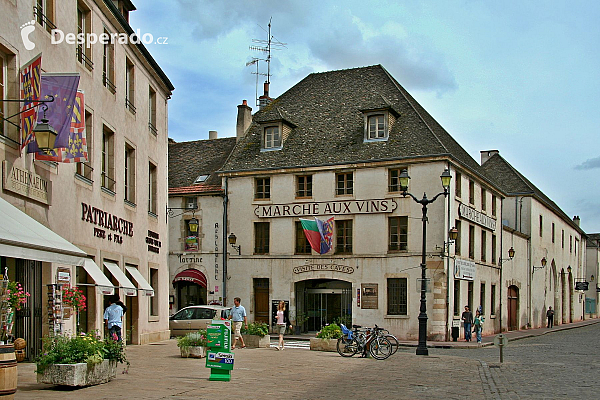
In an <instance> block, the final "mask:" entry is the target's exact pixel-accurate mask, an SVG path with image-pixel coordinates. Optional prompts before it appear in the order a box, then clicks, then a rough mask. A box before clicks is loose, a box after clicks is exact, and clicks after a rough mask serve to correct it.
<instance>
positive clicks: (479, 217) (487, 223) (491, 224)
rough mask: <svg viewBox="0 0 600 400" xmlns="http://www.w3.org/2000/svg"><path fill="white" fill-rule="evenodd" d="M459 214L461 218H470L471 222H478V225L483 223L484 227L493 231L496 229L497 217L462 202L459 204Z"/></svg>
mask: <svg viewBox="0 0 600 400" xmlns="http://www.w3.org/2000/svg"><path fill="white" fill-rule="evenodd" d="M458 215H460V217H461V218H464V219H468V220H469V221H471V222H474V223H476V224H477V225H481V226H483V227H484V228H487V229H490V230H492V231H494V230H496V219H495V218H492V217H490V216H488V215H486V214H484V213H482V212H480V211H477V210H476V209H474V208H472V207H469V206H468V205H466V204H462V203H460V205H459V206H458Z"/></svg>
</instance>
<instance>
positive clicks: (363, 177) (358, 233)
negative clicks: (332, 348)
mask: <svg viewBox="0 0 600 400" xmlns="http://www.w3.org/2000/svg"><path fill="white" fill-rule="evenodd" d="M238 108H239V110H238V111H239V113H238V131H237V132H238V135H237V136H238V144H237V146H236V148H235V149H234V150H233V152H232V155H231V156H230V158H229V159H228V161H227V163H226V164H225V166H224V167H223V169H222V171H221V175H222V177H223V182H224V184H223V187H224V188H227V189H226V195H227V197H228V199H229V202H228V219H227V221H228V227H227V228H228V230H227V232H228V235H229V234H231V233H234V234H235V235H236V237H237V238H238V243H239V245H241V254H239V255H237V254H235V253H231V254H230V257H229V261H228V279H229V277H231V278H230V279H229V280H228V286H227V287H228V288H227V294H228V297H230V298H231V297H234V296H235V297H241V298H242V304H245V306H246V309H247V310H248V311H249V312H250V319H251V320H252V319H254V320H261V321H264V322H267V323H272V322H273V321H272V312H271V310H272V304H274V303H276V302H277V301H279V300H285V301H289V304H290V310H291V314H292V316H293V318H292V319H295V321H296V324H295V325H297V326H300V327H301V330H303V331H316V330H319V329H320V328H321V327H322V326H323V325H325V324H327V323H331V322H344V323H347V324H350V323H356V324H364V325H372V324H374V323H376V324H378V325H380V326H385V327H386V328H388V329H389V330H390V331H391V332H393V333H394V334H397V335H398V336H399V337H401V338H404V339H416V338H417V336H418V320H417V316H418V314H419V299H420V289H421V284H420V278H421V269H420V268H419V265H420V262H421V249H422V240H423V239H422V221H421V219H422V208H421V206H420V205H419V204H417V203H416V202H414V201H413V200H412V199H411V198H410V197H404V196H403V195H402V191H401V189H400V186H399V180H398V178H399V174H400V173H401V172H402V170H403V169H407V170H408V173H409V175H410V177H411V181H410V186H409V192H411V193H414V194H415V195H417V197H418V198H421V194H422V193H426V194H427V196H428V198H432V197H433V196H434V195H436V194H438V193H440V192H441V191H443V189H442V186H441V182H440V175H441V174H442V172H443V171H444V170H445V169H448V170H449V171H450V173H451V175H452V177H453V179H452V183H451V187H450V190H449V192H448V195H447V196H441V197H440V198H438V200H437V201H436V202H434V203H432V204H431V205H429V207H428V222H427V238H426V243H425V245H426V246H425V247H426V253H427V278H428V280H429V282H428V293H427V304H428V316H429V320H428V337H429V338H430V339H435V340H444V339H448V338H449V336H450V332H451V327H452V324H453V323H454V321H455V320H459V319H460V313H461V312H462V310H463V307H464V305H467V304H469V305H471V306H472V307H473V308H476V307H478V306H479V305H482V307H483V309H484V312H485V313H486V316H489V317H491V318H492V320H493V316H494V315H496V314H498V313H499V310H500V297H499V296H500V290H499V288H497V286H498V284H499V282H500V269H499V266H498V263H497V261H496V258H497V257H499V255H500V252H501V240H500V239H501V224H500V222H499V220H500V210H501V199H502V196H503V193H502V192H501V191H500V190H499V189H498V188H496V186H495V185H494V184H493V182H492V181H491V180H490V179H488V177H487V176H486V174H485V173H484V171H483V169H482V168H481V166H480V165H479V164H478V163H477V162H476V161H475V160H473V159H472V158H471V157H470V156H469V155H468V154H467V153H466V151H464V149H462V148H461V147H460V145H458V143H457V142H456V141H455V140H454V139H453V138H452V137H451V136H450V135H449V134H448V133H447V132H446V131H445V130H444V129H443V128H442V127H441V126H440V125H439V124H438V123H437V122H436V121H435V120H434V119H433V118H432V117H431V116H430V115H429V114H428V113H427V112H426V111H425V110H424V109H423V108H422V107H421V106H420V105H419V104H418V103H417V102H416V101H415V100H414V99H413V98H412V97H411V96H410V94H408V93H407V92H406V91H405V90H404V89H403V88H402V86H400V84H398V82H396V81H395V79H394V78H393V77H391V76H390V75H389V74H388V72H387V71H386V70H385V69H384V68H383V67H381V66H373V67H366V68H357V69H350V70H343V71H332V72H327V73H320V74H311V75H309V76H308V77H306V78H305V79H304V80H302V81H301V82H300V83H298V84H297V85H295V86H294V87H292V88H291V89H290V90H288V91H287V92H286V93H284V94H283V95H281V96H280V97H278V98H277V99H275V100H273V101H272V102H271V103H270V104H267V105H264V106H263V107H262V108H261V110H259V111H258V112H257V113H255V114H254V115H253V116H251V114H250V110H248V108H245V107H244V105H240V106H238ZM314 217H317V218H318V219H320V220H323V221H326V220H329V219H330V218H331V217H333V233H332V236H333V238H332V249H331V251H330V252H327V253H326V254H319V253H317V252H315V251H314V250H312V249H311V247H310V245H309V244H308V243H307V240H306V237H305V235H304V233H303V229H302V225H301V221H300V219H301V218H305V219H314ZM455 226H456V227H457V229H458V230H459V239H457V241H456V242H454V243H449V242H450V240H449V238H448V232H449V230H450V229H451V228H453V227H455ZM499 327H500V325H499V322H498V323H491V324H487V325H486V326H485V329H486V331H487V332H493V331H494V330H495V329H499Z"/></svg>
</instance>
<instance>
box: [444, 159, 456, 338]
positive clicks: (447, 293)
mask: <svg viewBox="0 0 600 400" xmlns="http://www.w3.org/2000/svg"><path fill="white" fill-rule="evenodd" d="M450 167H451V165H450V162H448V171H449V170H450ZM455 177H456V174H455ZM452 199H453V196H452V192H450V194H449V195H448V209H447V215H448V218H447V220H448V222H447V227H446V228H447V229H446V235H445V236H447V239H446V241H447V242H449V241H450V237H449V234H448V232H449V231H450V226H451V225H450V224H451V222H450V221H451V215H450V212H451V207H450V204H451V203H452ZM455 246H456V245H455ZM446 277H447V282H446V335H445V336H446V338H445V340H446V342H449V341H450V332H449V330H448V329H449V326H448V319H449V318H450V244H448V257H446Z"/></svg>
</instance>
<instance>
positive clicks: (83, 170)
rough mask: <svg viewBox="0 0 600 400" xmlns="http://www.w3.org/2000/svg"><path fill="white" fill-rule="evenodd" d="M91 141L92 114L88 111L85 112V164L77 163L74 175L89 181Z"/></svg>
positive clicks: (91, 169)
mask: <svg viewBox="0 0 600 400" xmlns="http://www.w3.org/2000/svg"><path fill="white" fill-rule="evenodd" d="M93 143H94V140H93V131H92V114H91V113H90V112H88V111H86V112H85V144H86V146H87V155H88V156H87V159H88V161H85V162H78V163H77V164H76V166H75V173H76V174H77V175H79V176H82V177H84V178H86V179H88V180H90V181H92V172H93V171H94V168H92V166H91V163H90V161H89V160H92V159H93V157H92V151H93V148H92V144H93Z"/></svg>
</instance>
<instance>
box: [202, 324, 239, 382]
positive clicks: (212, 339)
mask: <svg viewBox="0 0 600 400" xmlns="http://www.w3.org/2000/svg"><path fill="white" fill-rule="evenodd" d="M206 339H207V346H208V351H207V354H206V368H210V369H211V371H210V377H209V378H208V380H210V381H230V380H231V370H233V361H234V354H233V353H232V352H231V321H228V320H225V321H223V320H213V321H212V322H211V323H210V325H208V327H207V328H206Z"/></svg>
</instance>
